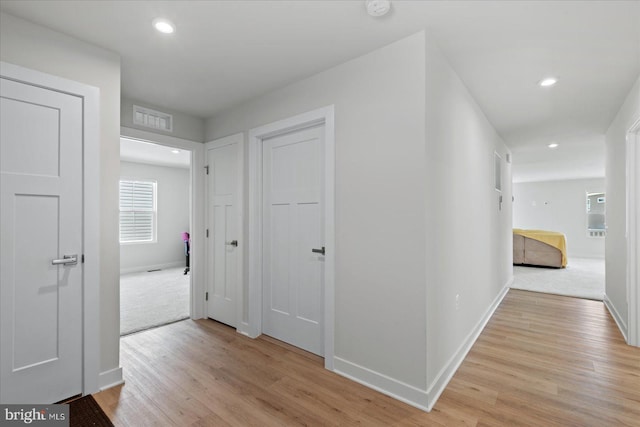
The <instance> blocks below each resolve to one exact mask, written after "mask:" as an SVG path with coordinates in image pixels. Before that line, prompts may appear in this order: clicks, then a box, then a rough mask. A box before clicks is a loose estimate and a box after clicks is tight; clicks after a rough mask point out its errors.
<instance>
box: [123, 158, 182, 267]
mask: <svg viewBox="0 0 640 427" xmlns="http://www.w3.org/2000/svg"><path fill="white" fill-rule="evenodd" d="M120 177H121V178H122V179H138V180H151V181H156V182H157V209H158V215H157V241H156V242H153V243H134V244H121V245H120V273H131V272H135V271H147V270H150V269H153V268H168V267H176V266H183V265H184V264H185V256H184V246H183V243H182V240H181V237H180V236H181V233H182V232H183V231H189V191H190V184H189V180H190V174H189V169H184V168H174V167H166V166H155V165H147V164H142V163H134V162H124V161H123V162H120Z"/></svg>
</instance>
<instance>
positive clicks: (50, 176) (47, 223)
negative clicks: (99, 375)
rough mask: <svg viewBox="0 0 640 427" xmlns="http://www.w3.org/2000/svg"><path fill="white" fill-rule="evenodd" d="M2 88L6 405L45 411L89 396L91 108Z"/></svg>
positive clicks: (42, 92)
mask: <svg viewBox="0 0 640 427" xmlns="http://www.w3.org/2000/svg"><path fill="white" fill-rule="evenodd" d="M0 84H1V88H0V102H1V105H0V117H1V119H0V120H1V122H0V147H1V149H0V172H1V177H0V178H1V182H0V187H1V190H0V191H1V200H0V202H1V203H0V204H1V207H0V216H1V218H0V222H1V240H2V243H1V245H2V246H1V256H0V259H1V260H0V270H1V273H0V277H1V286H0V312H1V314H0V322H1V325H0V344H1V348H0V376H1V381H0V402H2V403H42V404H46V403H52V402H57V401H60V400H62V399H65V398H67V397H70V396H73V395H76V394H80V393H81V392H82V335H81V334H82V322H83V319H82V285H83V282H82V263H81V261H80V258H81V256H82V230H83V229H82V126H83V124H82V114H83V112H82V100H81V99H80V98H78V97H75V96H72V95H67V94H63V93H60V92H56V91H52V90H48V89H43V88H39V87H36V86H31V85H27V84H23V83H17V82H14V81H11V80H6V79H1V81H0ZM71 255H74V256H77V257H78V263H77V264H72V263H66V261H67V260H64V259H63V257H64V256H71ZM56 260H58V261H56ZM56 262H60V264H55V263H56Z"/></svg>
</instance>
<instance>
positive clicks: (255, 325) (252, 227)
mask: <svg viewBox="0 0 640 427" xmlns="http://www.w3.org/2000/svg"><path fill="white" fill-rule="evenodd" d="M334 123H335V122H334V106H333V105H330V106H328V107H324V108H319V109H317V110H313V111H309V112H307V113H303V114H300V115H297V116H294V117H290V118H288V119H284V120H280V121H277V122H274V123H270V124H267V125H264V126H260V127H257V128H254V129H251V130H250V131H249V153H248V154H249V206H248V209H249V236H248V237H249V252H248V262H249V289H248V295H249V301H248V302H249V313H248V314H249V316H248V328H247V329H246V333H247V335H248V336H250V337H252V338H255V337H257V336H259V335H260V334H261V333H262V209H261V206H262V205H261V203H262V140H263V139H265V138H268V137H272V136H275V135H279V134H283V133H287V132H291V131H295V130H299V129H304V128H307V127H310V126H314V125H319V124H324V127H325V174H324V175H325V248H326V255H325V260H324V280H325V282H324V366H325V368H326V369H329V370H333V364H334V322H335V320H334V313H335V308H334V305H335V298H334V295H335V290H334V289H335V288H334V286H335V251H336V249H335V124H334Z"/></svg>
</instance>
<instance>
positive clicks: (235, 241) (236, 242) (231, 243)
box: [226, 240, 238, 248]
mask: <svg viewBox="0 0 640 427" xmlns="http://www.w3.org/2000/svg"><path fill="white" fill-rule="evenodd" d="M226 244H227V245H228V246H235V247H236V248H237V247H238V241H237V240H232V241H230V242H226Z"/></svg>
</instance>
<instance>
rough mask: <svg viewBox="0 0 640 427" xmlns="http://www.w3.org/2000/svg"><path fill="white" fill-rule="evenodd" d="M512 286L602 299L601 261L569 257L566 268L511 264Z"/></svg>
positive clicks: (602, 263)
mask: <svg viewBox="0 0 640 427" xmlns="http://www.w3.org/2000/svg"><path fill="white" fill-rule="evenodd" d="M513 276H514V277H513V284H512V285H511V287H512V288H513V289H524V290H526V291H536V292H545V293H549V294H556V295H566V296H570V297H579V298H588V299H593V300H598V301H602V299H603V297H604V280H605V276H604V260H603V259H588V258H569V262H568V265H567V267H566V268H560V269H556V268H540V267H523V266H519V265H514V266H513Z"/></svg>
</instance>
